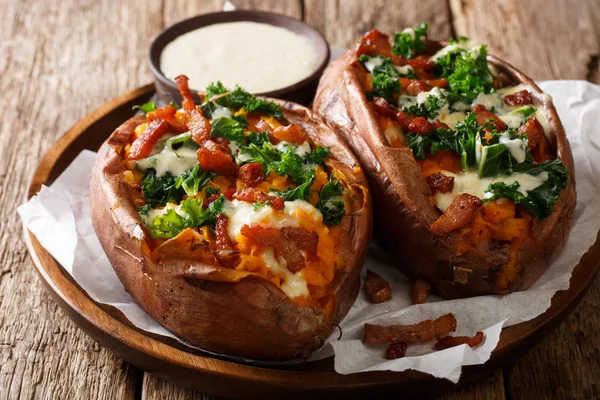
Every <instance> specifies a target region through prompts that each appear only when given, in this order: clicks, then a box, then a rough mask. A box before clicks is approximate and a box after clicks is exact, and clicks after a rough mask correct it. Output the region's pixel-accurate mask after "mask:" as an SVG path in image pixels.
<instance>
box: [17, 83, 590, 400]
mask: <svg viewBox="0 0 600 400" xmlns="http://www.w3.org/2000/svg"><path fill="white" fill-rule="evenodd" d="M153 94H154V86H153V85H147V86H144V87H141V88H139V89H136V90H133V91H132V92H129V93H127V94H124V95H122V96H119V97H117V98H115V99H113V100H112V101H110V102H108V103H106V104H105V105H103V106H102V107H100V108H99V109H97V110H96V111H94V112H92V113H91V114H89V115H87V116H86V117H85V118H84V119H82V120H81V121H79V122H78V123H77V124H75V126H73V128H71V130H69V131H68V132H67V133H66V134H65V135H64V136H63V137H62V138H61V139H60V140H59V141H58V142H57V143H56V144H55V145H54V146H53V147H52V148H51V149H50V150H49V151H48V153H47V154H46V155H45V156H44V158H43V160H42V162H41V164H40V166H39V167H38V169H37V170H36V172H35V174H34V176H33V178H32V181H31V184H30V186H29V192H28V193H27V199H29V198H30V197H31V196H33V195H35V194H36V193H37V192H38V191H39V190H40V188H41V185H42V184H46V185H48V184H50V183H52V182H53V181H54V179H56V177H58V176H59V175H60V174H61V173H62V171H64V169H65V168H66V167H67V166H68V165H69V164H70V163H71V161H72V160H73V159H74V158H75V156H77V154H79V152H80V151H81V150H83V149H90V150H97V149H98V148H99V147H100V144H101V143H102V142H103V141H104V140H105V139H106V138H107V137H108V136H109V135H110V133H111V132H112V131H113V130H114V129H115V128H116V127H117V126H119V125H120V124H121V122H123V121H125V120H126V119H128V118H129V117H131V115H132V111H131V107H132V106H133V105H136V104H142V103H144V102H146V101H148V99H149V98H150V97H151V96H152V95H153ZM24 234H25V241H26V243H27V247H28V249H29V252H30V254H31V257H32V258H33V261H34V264H35V266H36V268H37V271H38V273H39V275H40V277H41V279H42V281H43V282H44V284H45V285H46V287H47V288H48V290H49V291H50V293H51V294H52V296H53V297H54V299H55V300H56V302H57V303H58V304H59V305H60V306H61V307H62V309H63V310H64V311H65V312H66V313H67V315H69V317H70V318H71V319H73V321H75V323H77V324H78V325H79V326H80V327H81V328H82V329H83V330H84V331H85V332H87V333H88V334H89V335H90V336H91V337H92V338H94V339H95V340H96V341H98V342H99V343H100V344H101V345H102V346H104V347H107V348H109V349H110V350H112V351H113V352H114V353H115V354H117V355H118V356H119V357H121V358H123V359H124V360H126V361H127V362H129V363H131V364H133V365H135V366H137V367H139V368H141V369H143V370H145V371H148V372H152V373H155V374H157V375H159V376H161V377H164V378H165V379H168V380H171V381H173V382H175V383H178V384H180V385H183V386H187V387H192V388H195V389H198V390H200V391H202V392H205V393H209V394H213V395H218V396H224V397H234V398H266V397H281V396H282V395H283V394H285V396H286V398H290V399H292V398H306V397H307V396H315V395H316V396H317V397H325V398H332V397H344V398H362V397H364V396H365V395H367V394H368V395H370V396H373V395H381V394H385V393H390V394H395V395H397V394H398V393H402V394H403V395H419V394H424V393H431V392H435V391H440V390H444V389H449V388H452V387H453V386H454V385H453V384H452V383H451V382H449V381H447V380H444V379H436V378H433V377H432V376H430V375H426V374H423V373H420V372H416V371H405V372H391V371H382V372H367V373H360V374H352V375H340V374H337V373H336V372H335V371H334V370H333V360H332V359H331V358H330V359H327V360H322V361H318V362H311V363H307V364H305V365H295V366H288V367H285V369H274V368H264V367H256V366H250V365H244V364H237V363H234V362H231V361H224V360H221V359H216V358H212V357H209V356H206V355H203V354H195V353H190V352H189V351H185V350H183V349H182V348H180V347H179V346H177V345H176V344H174V343H171V342H165V341H163V340H159V339H158V338H157V337H155V336H152V335H149V334H148V333H146V332H142V331H139V330H137V329H136V328H134V327H132V326H131V325H130V324H129V323H128V322H127V321H126V320H125V319H124V318H123V316H122V314H120V313H119V312H117V311H116V310H115V309H111V308H109V307H106V306H103V305H100V304H97V303H95V302H94V301H93V300H91V299H90V297H88V296H87V294H86V293H85V292H83V290H82V289H81V288H80V287H79V286H78V285H77V284H76V283H75V282H74V281H73V280H72V279H71V277H70V275H69V274H68V273H67V272H66V271H64V270H63V268H62V267H61V266H60V265H58V263H57V262H56V260H54V258H52V256H51V255H50V254H49V253H48V252H47V251H46V250H45V249H44V248H42V246H41V245H40V244H39V242H38V241H37V240H36V238H35V237H34V236H33V235H32V234H31V232H29V231H28V230H27V229H25V232H24ZM599 265H600V236H599V237H597V238H596V242H595V243H594V245H593V246H592V247H591V248H590V249H589V250H588V252H587V253H586V254H585V255H584V256H583V258H582V259H581V261H580V263H579V264H578V265H577V266H576V267H575V270H574V271H573V276H572V277H571V286H570V288H569V290H566V291H563V292H559V293H557V294H556V295H555V296H554V298H553V299H552V305H551V307H550V308H549V309H548V310H547V311H546V312H545V313H544V314H542V315H540V316H539V317H537V318H535V319H533V320H531V321H528V322H524V323H521V324H518V325H514V326H512V327H509V328H506V329H504V331H503V332H502V335H501V336H500V342H499V343H498V346H497V347H496V349H495V350H494V352H493V353H492V356H491V358H490V360H489V361H488V362H487V363H486V364H484V365H475V366H468V367H465V368H463V373H462V377H461V380H460V382H459V384H464V383H466V382H469V381H472V380H474V379H477V378H478V377H481V376H483V375H485V374H487V373H489V372H490V371H492V370H493V369H495V368H498V367H501V366H502V365H505V364H506V363H508V362H510V361H511V360H512V359H514V358H517V357H518V356H519V355H521V354H523V352H524V351H526V350H527V349H529V348H530V347H532V346H533V345H535V344H536V343H537V342H538V341H539V340H540V339H541V337H542V336H543V335H544V334H545V333H547V332H548V331H549V330H550V329H551V328H552V327H554V326H556V325H557V324H558V323H559V322H560V321H562V320H563V319H564V318H565V317H566V316H567V315H568V313H569V312H570V311H571V310H573V308H575V306H576V305H577V304H578V303H579V301H580V300H581V298H582V297H583V295H584V294H585V292H586V290H587V289H588V287H589V285H590V283H591V282H592V280H593V278H594V276H595V275H596V273H597V271H598V266H599Z"/></svg>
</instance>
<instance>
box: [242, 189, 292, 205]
mask: <svg viewBox="0 0 600 400" xmlns="http://www.w3.org/2000/svg"><path fill="white" fill-rule="evenodd" d="M233 198H234V199H236V200H241V201H247V202H249V203H254V202H261V203H264V202H266V201H268V202H269V203H270V205H271V207H273V208H274V209H276V210H283V209H284V207H285V201H284V200H283V198H281V197H277V196H269V195H268V194H266V193H263V192H261V191H260V190H257V189H255V188H245V189H241V190H237V191H236V192H235V193H234V194H233Z"/></svg>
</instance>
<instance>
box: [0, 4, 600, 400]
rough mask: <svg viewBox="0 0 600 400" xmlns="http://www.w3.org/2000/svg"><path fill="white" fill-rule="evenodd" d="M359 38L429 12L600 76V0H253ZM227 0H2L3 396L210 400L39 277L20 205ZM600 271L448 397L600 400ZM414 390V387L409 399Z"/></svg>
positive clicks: (468, 31)
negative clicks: (529, 341)
mask: <svg viewBox="0 0 600 400" xmlns="http://www.w3.org/2000/svg"><path fill="white" fill-rule="evenodd" d="M233 3H234V4H235V5H236V7H238V8H252V9H261V10H270V11H276V12H280V13H284V14H287V15H290V16H293V17H296V18H298V19H303V20H304V21H306V22H307V23H308V24H310V25H312V26H314V27H315V28H317V29H318V30H320V31H321V32H322V33H323V34H324V35H325V36H326V38H327V39H328V40H329V42H330V43H331V45H333V46H339V47H348V46H351V45H352V44H353V43H354V42H355V41H356V40H357V38H358V37H359V36H360V35H361V34H362V33H364V32H365V31H366V30H369V29H371V28H373V27H377V28H379V29H380V30H383V31H386V32H393V31H394V30H398V29H401V28H404V27H406V26H411V25H415V24H417V23H420V22H421V21H427V22H429V24H430V27H431V28H430V37H431V38H437V39H445V38H447V37H449V36H450V35H465V36H470V37H473V38H477V39H479V40H480V41H481V42H483V43H488V44H489V47H490V52H491V53H493V54H496V55H498V56H501V57H503V58H505V59H507V60H508V61H510V62H511V63H513V64H515V65H516V66H517V67H518V68H520V69H522V70H524V71H525V72H527V73H528V74H529V75H531V76H532V77H534V78H535V79H583V80H590V81H592V82H596V83H600V72H599V66H598V57H599V55H600V51H599V48H600V4H599V2H598V0H578V1H571V0H502V1H496V0H477V1H468V0H448V1H446V0H439V1H438V0H394V1H390V0H387V1H385V0H371V1H365V0H338V1H333V0H332V1H319V0H303V1H302V0H289V1H284V0H281V1H279V0H244V1H233ZM222 6H223V0H197V1H189V2H183V1H175V0H146V1H133V0H132V1H118V0H102V1H91V0H90V1H84V0H80V1H77V0H65V1H51V0H46V1H34V0H20V1H13V0H0V9H1V10H2V13H1V16H0V228H1V229H0V399H16V398H24V399H38V398H44V399H55V398H56V399H67V398H68V399H76V398H77V399H132V400H133V399H167V400H171V399H173V400H174V399H210V398H211V397H209V396H206V395H203V394H201V393H197V392H192V391H189V390H186V389H182V388H180V387H176V386H174V385H172V384H170V383H167V382H164V381H162V380H160V379H157V378H155V377H154V376H152V375H149V374H146V373H144V372H143V371H140V370H138V369H136V368H134V367H132V366H130V365H127V364H126V363H124V362H123V361H121V360H120V359H118V358H117V357H115V356H114V355H113V354H112V353H110V352H109V351H107V350H105V349H103V348H101V347H100V346H99V345H98V344H96V343H95V342H94V341H92V340H91V339H90V338H88V337H87V336H86V335H85V334H84V333H83V332H82V331H80V330H79V329H78V328H77V327H76V326H75V325H74V324H73V323H71V321H70V320H68V319H67V317H66V316H65V315H64V314H63V313H62V312H61V311H60V310H59V309H58V307H57V306H56V305H55V304H54V302H53V301H52V300H51V299H50V297H49V295H48V294H47V293H46V292H45V290H44V288H43V287H42V285H41V283H40V282H39V280H38V278H37V276H36V274H35V272H34V268H33V265H32V262H31V260H30V258H29V257H28V255H27V251H26V249H25V244H24V242H23V240H22V239H21V236H22V228H21V222H20V220H19V218H18V216H17V213H16V212H15V208H16V206H17V205H19V204H20V203H21V202H22V201H23V198H24V196H25V190H26V188H27V186H28V181H29V179H30V177H31V175H32V173H33V171H34V169H35V167H36V165H37V163H38V162H39V160H40V158H41V156H42V155H43V154H44V153H45V151H46V150H47V149H48V148H49V147H50V146H51V145H52V143H53V142H54V141H55V140H56V139H57V138H58V137H60V136H61V135H62V134H63V133H64V132H65V131H66V130H67V129H68V128H69V127H70V126H71V125H73V124H74V123H75V122H76V121H77V120H79V119H80V118H82V117H83V116H85V115H86V114H88V113H89V112H91V111H92V110H94V109H95V108H96V107H98V106H100V105H101V104H103V103H104V102H106V101H108V100H110V99H111V98H113V97H115V96H117V95H118V94H121V93H123V92H126V91H129V90H131V89H134V88H136V87H138V86H140V85H142V84H146V83H148V82H150V81H151V74H150V71H149V70H148V67H147V65H146V49H147V47H148V45H149V43H150V41H151V40H152V38H153V37H154V36H155V35H156V34H157V33H158V32H160V30H162V29H163V28H164V27H166V26H168V25H170V24H172V23H174V22H177V21H179V20H181V19H184V18H187V17H191V16H194V15H197V14H201V13H207V12H213V11H219V10H221V8H222ZM599 307H600V280H598V279H596V282H595V283H594V285H593V286H592V288H591V289H590V291H589V292H588V294H587V296H586V297H585V299H584V300H583V302H582V303H581V305H580V306H579V307H578V308H577V309H576V310H575V311H574V312H573V313H572V314H571V316H569V317H568V319H567V320H566V321H565V322H564V323H563V324H562V325H560V327H558V328H557V329H556V330H555V331H554V332H553V333H551V334H550V335H549V336H548V337H547V338H546V339H544V340H542V341H541V342H540V343H539V344H538V345H537V346H536V347H535V348H534V349H533V350H531V351H530V352H529V353H527V354H524V355H523V357H521V358H520V359H518V360H516V361H515V362H514V364H512V365H510V366H508V367H506V368H504V369H503V370H498V371H496V372H495V373H494V374H492V375H491V376H489V377H487V378H485V379H483V380H480V381H478V382H475V383H472V384H470V385H468V386H467V387H465V388H461V389H457V390H454V391H451V392H447V393H444V394H441V395H439V396H438V397H437V398H438V399H448V400H450V399H493V400H494V399H527V400H529V399H547V398H561V399H592V398H600V316H599V312H598V310H599V309H600V308H599ZM399 395H401V394H399Z"/></svg>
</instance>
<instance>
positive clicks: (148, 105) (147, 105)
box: [131, 101, 156, 115]
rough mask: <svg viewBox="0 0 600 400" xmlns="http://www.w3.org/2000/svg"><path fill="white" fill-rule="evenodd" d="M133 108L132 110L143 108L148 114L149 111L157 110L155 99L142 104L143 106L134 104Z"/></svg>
mask: <svg viewBox="0 0 600 400" xmlns="http://www.w3.org/2000/svg"><path fill="white" fill-rule="evenodd" d="M131 109H132V110H141V111H142V112H143V113H144V115H145V114H148V113H149V112H152V111H154V110H156V106H155V105H154V102H153V101H149V102H147V103H144V104H142V105H141V106H133V107H132V108H131Z"/></svg>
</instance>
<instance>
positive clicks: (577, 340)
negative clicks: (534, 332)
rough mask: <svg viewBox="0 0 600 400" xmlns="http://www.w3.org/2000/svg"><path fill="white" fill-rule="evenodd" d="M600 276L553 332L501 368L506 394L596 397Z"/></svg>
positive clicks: (599, 387) (514, 396)
mask: <svg viewBox="0 0 600 400" xmlns="http://www.w3.org/2000/svg"><path fill="white" fill-rule="evenodd" d="M599 308H600V277H597V278H596V280H595V282H594V283H593V285H592V287H591V288H590V290H589V292H588V293H587V294H586V296H585V297H584V299H583V301H582V302H581V304H580V305H579V306H578V307H577V308H576V309H575V311H574V312H573V313H572V314H571V315H569V317H568V318H567V320H566V321H565V322H563V323H562V324H561V325H560V326H559V327H558V328H557V329H556V330H555V331H554V332H553V333H552V334H550V335H549V336H548V337H547V338H545V339H544V340H542V341H541V342H540V343H539V344H538V345H537V347H535V348H534V349H532V350H531V351H530V352H528V353H527V354H526V355H524V356H523V357H522V358H520V359H518V360H517V361H516V362H515V364H514V365H512V366H509V367H507V368H505V369H504V373H505V379H506V383H507V387H506V391H507V397H508V398H511V399H515V400H520V399H523V400H529V399H550V398H552V399H582V400H583V399H599V398H600V380H599V378H598V371H600V316H599V315H598V309H599Z"/></svg>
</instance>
